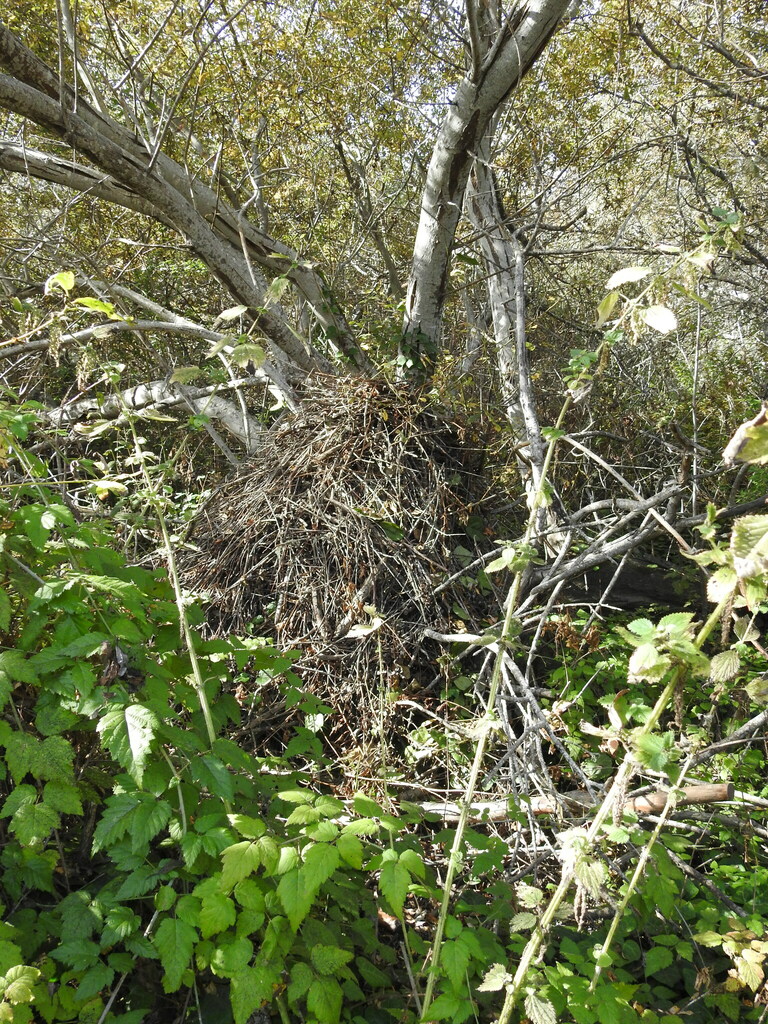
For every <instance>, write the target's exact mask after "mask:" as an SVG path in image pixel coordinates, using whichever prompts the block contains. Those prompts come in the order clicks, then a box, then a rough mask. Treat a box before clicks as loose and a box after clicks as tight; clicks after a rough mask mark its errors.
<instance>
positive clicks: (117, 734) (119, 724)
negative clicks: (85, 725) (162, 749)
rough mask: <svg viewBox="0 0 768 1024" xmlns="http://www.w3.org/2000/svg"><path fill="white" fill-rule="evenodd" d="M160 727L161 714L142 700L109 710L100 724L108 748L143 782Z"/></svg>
mask: <svg viewBox="0 0 768 1024" xmlns="http://www.w3.org/2000/svg"><path fill="white" fill-rule="evenodd" d="M159 728H160V721H159V719H158V717H157V715H156V714H155V713H154V711H152V710H150V709H149V708H146V707H143V706H142V705H141V704H128V705H125V706H123V707H118V708H116V709H114V710H111V711H107V712H106V714H105V715H104V717H103V718H102V719H101V721H100V722H99V724H98V725H97V726H96V729H97V731H98V732H100V733H101V735H102V738H103V741H104V745H105V746H106V748H107V750H109V752H110V754H111V755H112V756H113V757H114V758H115V760H116V761H117V762H118V764H120V765H121V766H122V767H123V768H125V769H127V771H129V772H130V774H131V776H132V777H133V778H134V779H135V780H136V782H137V783H138V784H139V785H141V781H142V778H143V776H144V767H145V765H146V763H147V758H148V757H149V754H150V751H151V749H152V742H153V740H154V737H155V733H156V732H157V730H158V729H159Z"/></svg>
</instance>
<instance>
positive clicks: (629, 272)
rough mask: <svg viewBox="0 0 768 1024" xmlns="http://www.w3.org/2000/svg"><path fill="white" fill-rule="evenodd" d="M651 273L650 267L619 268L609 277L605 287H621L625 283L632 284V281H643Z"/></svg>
mask: <svg viewBox="0 0 768 1024" xmlns="http://www.w3.org/2000/svg"><path fill="white" fill-rule="evenodd" d="M650 273H652V271H651V269H650V267H624V269H623V270H617V271H616V273H615V274H612V275H611V276H610V277H609V278H608V280H607V282H606V284H605V287H606V288H607V289H609V290H610V289H613V288H619V287H620V286H621V285H623V284H630V283H631V282H632V281H642V280H643V278H644V277H648V275H649V274H650Z"/></svg>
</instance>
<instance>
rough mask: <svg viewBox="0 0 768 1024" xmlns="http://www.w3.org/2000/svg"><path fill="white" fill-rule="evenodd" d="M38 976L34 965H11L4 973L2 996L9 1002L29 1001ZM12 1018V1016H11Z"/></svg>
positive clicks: (32, 996) (16, 1003)
mask: <svg viewBox="0 0 768 1024" xmlns="http://www.w3.org/2000/svg"><path fill="white" fill-rule="evenodd" d="M39 977H40V971H38V969H37V968H36V967H26V966H25V965H23V964H20V965H18V966H16V967H11V968H9V970H7V971H6V973H5V978H4V979H3V981H4V991H3V998H4V999H6V1000H7V1001H8V1002H9V1003H12V1004H14V1005H18V1004H19V1003H31V1002H32V1000H33V999H34V993H33V991H32V990H33V988H34V986H35V984H36V983H37V980H38V978H39ZM11 1019H13V1018H11Z"/></svg>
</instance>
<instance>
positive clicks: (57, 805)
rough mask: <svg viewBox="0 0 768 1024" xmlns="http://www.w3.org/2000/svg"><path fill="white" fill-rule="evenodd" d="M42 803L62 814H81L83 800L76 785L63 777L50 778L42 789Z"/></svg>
mask: <svg viewBox="0 0 768 1024" xmlns="http://www.w3.org/2000/svg"><path fill="white" fill-rule="evenodd" d="M43 803H44V804H46V805H47V806H48V807H52V808H53V809H54V811H60V812H61V813H62V814H82V813H83V802H82V800H81V799H80V791H79V790H78V788H77V786H73V785H72V784H71V783H70V782H66V781H64V780H63V779H51V781H50V782H46V784H45V788H44V789H43Z"/></svg>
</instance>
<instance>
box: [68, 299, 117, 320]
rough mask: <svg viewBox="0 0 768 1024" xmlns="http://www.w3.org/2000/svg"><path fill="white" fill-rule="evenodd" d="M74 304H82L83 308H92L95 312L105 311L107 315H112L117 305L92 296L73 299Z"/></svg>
mask: <svg viewBox="0 0 768 1024" xmlns="http://www.w3.org/2000/svg"><path fill="white" fill-rule="evenodd" d="M72 305H73V306H82V307H83V309H91V310H93V312H94V313H104V314H105V315H106V316H112V315H113V313H114V312H115V307H114V306H113V305H112V303H111V302H103V301H102V300H101V299H94V298H91V297H90V296H86V297H85V298H82V299H73V300H72Z"/></svg>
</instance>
